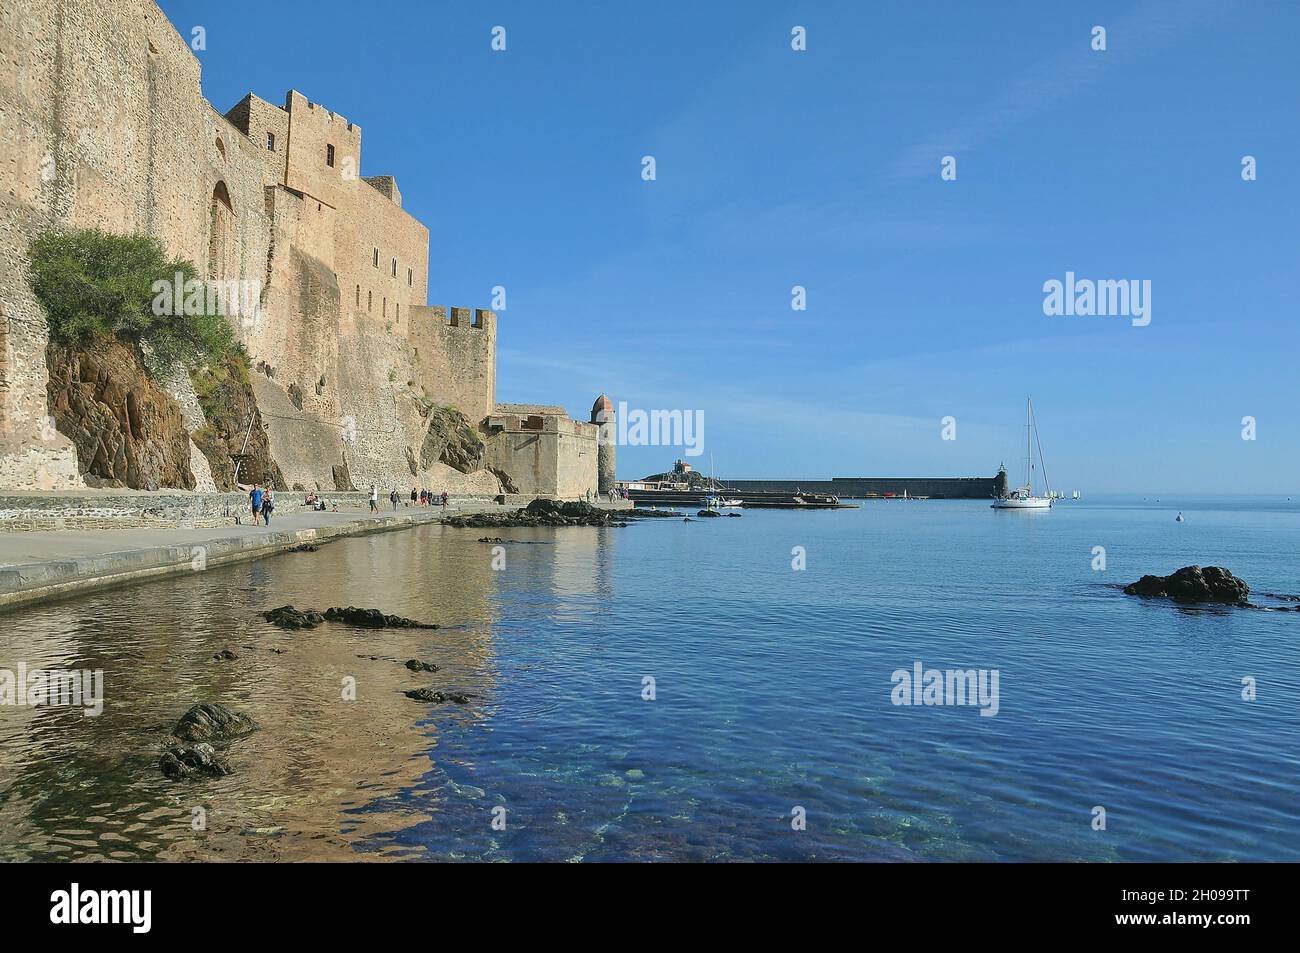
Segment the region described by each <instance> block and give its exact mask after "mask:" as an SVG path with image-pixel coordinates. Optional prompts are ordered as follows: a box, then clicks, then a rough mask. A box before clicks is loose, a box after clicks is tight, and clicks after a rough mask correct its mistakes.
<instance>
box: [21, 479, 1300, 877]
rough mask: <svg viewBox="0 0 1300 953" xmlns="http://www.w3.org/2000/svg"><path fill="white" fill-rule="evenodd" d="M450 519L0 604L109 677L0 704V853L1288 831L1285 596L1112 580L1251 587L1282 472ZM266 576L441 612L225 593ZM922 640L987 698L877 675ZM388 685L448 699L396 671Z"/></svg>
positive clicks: (585, 852) (1012, 842)
mask: <svg viewBox="0 0 1300 953" xmlns="http://www.w3.org/2000/svg"><path fill="white" fill-rule="evenodd" d="M1178 511H1182V512H1183V513H1184V514H1185V515H1186V522H1184V523H1176V522H1175V521H1174V516H1175V514H1176V513H1177V512H1178ZM483 535H484V532H483V531H481V530H477V531H476V530H455V529H444V528H442V527H425V528H421V529H416V530H411V531H406V532H399V533H390V534H386V535H381V536H373V537H368V538H362V539H352V540H343V541H339V542H336V543H332V544H329V545H327V546H324V547H322V548H321V549H320V550H319V551H318V552H315V553H296V554H291V555H286V556H282V557H278V558H275V559H271V560H267V561H263V562H258V563H250V564H244V565H239V566H234V567H228V568H224V569H213V570H209V571H207V572H202V573H195V574H193V575H192V576H187V577H185V578H178V579H173V580H162V581H158V582H154V583H149V584H145V585H140V586H136V587H133V588H127V589H118V590H112V591H108V592H104V593H101V594H97V595H93V596H89V597H85V598H81V599H77V600H71V601H65V602H60V603H57V604H54V605H50V606H46V607H41V608H33V609H25V610H19V611H15V612H10V613H7V614H5V615H3V616H0V668H7V669H13V668H15V667H16V664H17V663H18V662H19V661H22V662H25V663H26V664H27V665H28V666H29V667H36V666H45V667H54V668H81V669H96V668H99V669H103V670H104V672H105V677H106V680H107V685H106V695H107V701H106V707H105V710H104V713H103V715H102V716H100V717H98V718H83V717H82V716H81V715H80V713H78V712H76V711H71V710H68V709H54V708H27V707H0V858H3V859H8V860H14V859H28V858H34V859H68V858H99V857H104V858H121V859H148V858H159V859H187V858H225V859H268V860H269V859H308V858H319V859H327V858H345V859H346V858H353V859H373V860H380V859H469V860H557V861H558V860H591V861H606V860H643V859H681V860H728V859H746V860H748V859H851V860H921V861H953V860H979V861H995V860H1011V861H1025V860H1059V861H1076V860H1085V861H1148V860H1156V861H1168V860H1222V861H1231V860H1289V861H1296V860H1300V612H1281V611H1258V610H1251V609H1235V608H1234V609H1200V610H1198V609H1184V608H1177V607H1175V606H1173V605H1171V604H1167V603H1164V602H1160V601H1143V600H1139V599H1135V598H1132V597H1128V596H1125V595H1123V593H1122V592H1121V591H1120V590H1119V588H1118V587H1119V586H1121V585H1122V584H1124V583H1126V582H1131V581H1133V580H1135V579H1137V578H1138V577H1139V576H1140V575H1142V574H1143V573H1148V572H1158V573H1167V572H1170V571H1172V570H1174V569H1176V568H1178V567H1179V566H1183V565H1186V564H1190V563H1199V564H1201V565H1223V566H1227V567H1229V568H1230V569H1231V570H1232V571H1233V572H1235V573H1236V574H1237V575H1239V576H1241V577H1243V578H1244V579H1246V580H1247V581H1248V582H1249V583H1250V584H1251V586H1252V589H1253V590H1254V591H1255V594H1256V595H1258V596H1259V598H1258V601H1259V602H1260V603H1261V604H1265V605H1270V606H1282V605H1286V603H1284V602H1282V601H1280V600H1276V599H1273V598H1269V597H1265V596H1263V595H1262V594H1263V593H1278V594H1300V567H1297V564H1296V562H1295V558H1294V557H1295V552H1296V543H1297V540H1298V539H1300V501H1298V502H1292V501H1289V500H1286V499H1284V498H1277V499H1265V498H1233V499H1206V498H1197V499H1194V498H1162V499H1161V500H1159V501H1156V500H1155V499H1154V498H1151V499H1147V500H1141V499H1137V498H1130V499H1103V498H1100V497H1098V498H1089V499H1085V500H1083V501H1081V502H1077V503H1072V502H1065V503H1061V504H1060V505H1058V506H1057V507H1055V508H1054V509H1053V510H1052V511H1050V512H1046V513H1042V512H996V511H993V510H991V509H989V507H988V505H987V503H985V502H979V501H938V500H934V501H901V500H898V501H876V502H864V503H863V504H862V505H861V507H860V508H859V509H855V510H844V511H830V512H811V513H796V512H788V511H784V512H756V511H748V510H747V511H744V515H743V516H742V517H741V518H739V519H718V520H709V521H697V522H694V523H690V524H687V523H683V522H682V521H680V520H662V521H654V522H645V523H640V524H635V525H632V526H629V527H627V528H625V529H611V530H593V529H578V528H574V529H562V530H513V531H500V535H502V536H503V537H506V538H509V539H512V540H518V541H520V542H518V543H511V544H509V545H506V546H505V547H504V568H501V569H499V570H498V569H494V568H493V560H494V555H495V554H494V550H493V547H492V545H490V544H485V543H480V542H478V541H477V538H478V537H480V536H483ZM491 535H497V532H496V531H494V532H493V533H492V534H491ZM796 547H800V548H801V549H796ZM1096 547H1104V551H1105V552H1104V559H1105V568H1104V569H1095V568H1094V565H1098V564H1099V562H1100V560H1099V558H1098V553H1099V551H1098V550H1097V549H1096ZM800 552H802V554H803V558H804V561H805V562H806V568H804V569H802V570H796V569H794V568H792V563H793V562H795V561H796V560H797V558H798V555H799V553H800ZM1253 598H1254V597H1253ZM284 603H293V604H295V605H298V606H299V607H304V606H314V607H318V608H324V607H326V606H329V605H347V604H354V605H358V606H375V607H379V608H382V609H383V610H385V611H387V612H396V613H399V614H402V615H406V616H411V617H414V618H417V619H423V620H427V621H433V622H438V623H441V624H442V625H443V626H444V628H442V629H441V630H438V631H436V632H431V631H415V632H410V631H383V632H367V631H362V630H356V629H352V628H349V627H346V626H341V625H334V624H326V625H325V626H322V627H321V628H318V629H316V630H313V631H304V632H296V633H295V632H285V631H282V630H280V629H277V628H274V627H272V626H270V625H268V624H266V623H264V622H263V621H261V619H259V618H258V617H257V615H256V613H257V612H258V611H259V610H262V609H266V608H269V607H272V606H276V605H281V604H284ZM223 649H230V650H231V651H232V652H234V653H235V654H236V655H237V656H238V658H236V659H235V660H233V661H217V660H214V659H213V658H212V656H213V655H214V653H217V652H219V651H221V650H223ZM276 650H278V651H276ZM371 656H374V658H372V657H371ZM408 658H419V659H422V660H427V661H430V662H434V663H436V664H437V665H439V666H440V667H441V670H440V671H438V672H437V673H433V674H429V673H423V674H414V673H412V672H410V671H408V670H407V669H406V668H404V667H403V666H402V664H401V663H402V662H404V661H405V660H406V659H408ZM918 663H919V664H920V665H921V667H922V670H923V671H924V670H928V669H939V670H947V669H955V670H963V671H965V670H972V669H973V670H977V671H978V670H983V671H984V672H985V673H986V676H987V677H990V678H991V676H992V674H993V673H994V672H996V673H997V697H996V714H995V715H992V716H989V715H982V714H981V708H980V706H979V705H977V704H966V705H956V704H951V705H920V706H903V705H896V704H894V703H893V699H892V697H891V696H892V694H893V690H894V687H895V684H894V680H893V674H894V673H895V672H897V671H899V670H906V671H908V672H909V673H910V672H911V671H912V670H913V669H914V666H916V665H917V664H918ZM1244 679H1248V680H1253V682H1251V683H1250V684H1253V686H1254V697H1253V700H1247V699H1245V698H1243V692H1244V691H1246V683H1243V680H1244ZM351 680H355V685H356V692H355V694H356V698H355V700H345V698H344V695H345V694H347V687H348V685H349V684H350V681H351ZM986 684H988V685H991V681H986ZM422 686H430V687H434V688H455V689H459V690H462V691H466V692H469V693H470V694H472V695H473V696H474V697H473V698H471V700H470V703H469V704H468V705H464V706H459V705H455V704H452V703H448V704H444V705H428V704H423V703H419V702H415V701H412V700H410V699H408V698H406V697H405V696H404V695H403V694H402V691H403V690H405V689H409V688H415V687H422ZM203 700H214V701H221V702H223V703H225V704H227V705H229V706H231V707H233V708H236V709H239V710H241V711H245V712H247V713H249V714H251V715H252V716H253V717H254V718H255V719H256V720H257V721H258V722H259V723H260V724H261V726H262V727H261V729H260V730H259V731H258V732H256V733H255V734H253V735H251V736H249V737H247V738H245V739H243V740H241V741H239V742H236V743H235V744H234V745H233V746H232V747H231V748H230V751H229V756H230V760H231V762H232V764H233V765H234V768H235V773H234V774H233V775H232V776H230V777H227V778H222V779H219V780H213V781H200V782H190V783H183V782H173V781H168V780H166V779H165V778H163V777H162V776H161V774H160V773H159V772H158V770H157V758H158V750H159V745H160V743H161V741H162V739H163V738H164V736H165V734H166V729H167V728H168V726H170V725H171V724H172V723H174V721H175V719H176V718H177V717H178V716H179V715H180V714H181V713H183V712H184V711H185V710H186V709H187V708H188V707H189V706H190V705H191V704H193V703H195V702H198V701H203ZM948 700H950V701H952V700H956V699H948ZM986 700H987V698H986ZM984 707H985V708H987V709H988V710H990V711H991V710H992V706H990V705H985V706H984ZM1098 809H1104V815H1102V814H1101V813H1100V812H1099V811H1098ZM1103 816H1104V829H1098V828H1099V827H1101V818H1103ZM800 827H802V828H803V829H797V828H800Z"/></svg>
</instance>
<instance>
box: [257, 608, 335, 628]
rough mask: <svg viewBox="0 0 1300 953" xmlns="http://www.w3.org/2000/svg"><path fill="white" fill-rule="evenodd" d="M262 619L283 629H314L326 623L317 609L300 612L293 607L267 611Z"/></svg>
mask: <svg viewBox="0 0 1300 953" xmlns="http://www.w3.org/2000/svg"><path fill="white" fill-rule="evenodd" d="M262 618H263V619H265V620H266V621H267V622H271V623H274V624H275V625H278V626H279V627H280V628H282V629H314V628H316V626H318V625H320V624H321V623H322V622H324V621H325V617H324V616H322V615H321V614H320V613H319V612H317V611H316V610H315V609H303V610H302V611H299V610H297V609H295V608H294V607H293V606H280V607H279V608H278V609H267V610H266V611H265V612H263V613H262Z"/></svg>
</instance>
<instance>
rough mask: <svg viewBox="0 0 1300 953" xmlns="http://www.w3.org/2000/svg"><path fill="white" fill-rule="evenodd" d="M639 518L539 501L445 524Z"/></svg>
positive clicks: (613, 522) (576, 503)
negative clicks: (513, 508) (517, 508)
mask: <svg viewBox="0 0 1300 953" xmlns="http://www.w3.org/2000/svg"><path fill="white" fill-rule="evenodd" d="M655 515H659V514H655ZM638 518H639V516H638V514H636V513H634V512H633V511H632V510H610V509H602V508H601V507H599V506H593V505H592V504H590V503H588V502H586V501H584V500H569V501H567V502H561V501H560V500H544V499H537V500H533V501H532V502H531V503H529V504H528V505H527V506H526V507H524V508H523V509H521V510H511V511H509V512H506V513H469V514H466V515H464V516H449V517H447V518H446V519H444V520H443V521H442V522H443V523H444V524H445V525H447V526H459V527H473V528H475V529H488V528H495V527H512V526H626V525H627V523H626V521H627V520H628V519H638ZM484 541H485V542H486V540H484Z"/></svg>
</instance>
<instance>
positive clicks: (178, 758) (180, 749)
mask: <svg viewBox="0 0 1300 953" xmlns="http://www.w3.org/2000/svg"><path fill="white" fill-rule="evenodd" d="M158 767H159V768H160V769H162V773H163V774H164V775H166V776H167V777H169V778H171V779H172V780H173V781H183V780H186V779H188V778H195V777H205V778H219V777H222V776H223V775H227V774H230V773H231V767H230V763H229V762H228V761H226V759H225V758H222V757H221V756H220V755H218V754H217V751H216V749H215V748H213V747H212V745H210V744H208V743H207V742H205V741H200V742H199V743H198V744H195V745H180V744H171V745H168V746H167V748H166V750H164V751H163V753H162V757H161V758H159V759H158Z"/></svg>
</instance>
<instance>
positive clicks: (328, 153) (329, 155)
mask: <svg viewBox="0 0 1300 953" xmlns="http://www.w3.org/2000/svg"><path fill="white" fill-rule="evenodd" d="M325 164H326V165H327V166H329V167H330V168H331V169H332V168H334V147H333V146H331V145H327V146H325Z"/></svg>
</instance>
